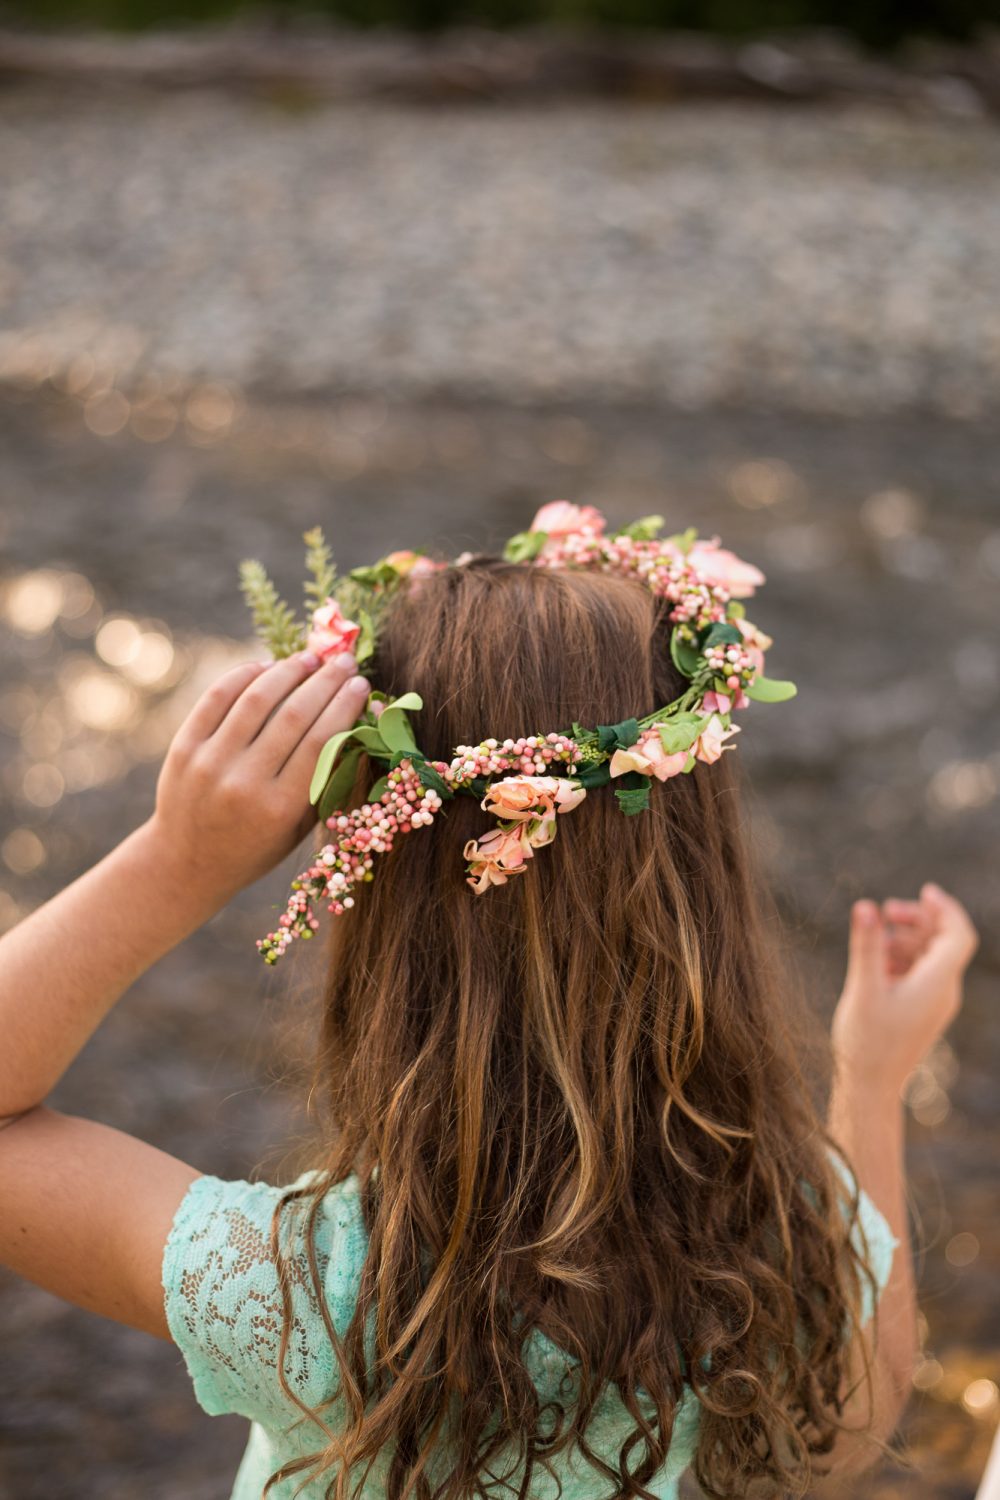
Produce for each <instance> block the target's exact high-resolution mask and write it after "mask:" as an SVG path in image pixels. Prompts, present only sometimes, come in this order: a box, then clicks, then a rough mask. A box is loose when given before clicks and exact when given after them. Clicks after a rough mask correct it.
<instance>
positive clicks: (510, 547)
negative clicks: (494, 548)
mask: <svg viewBox="0 0 1000 1500" xmlns="http://www.w3.org/2000/svg"><path fill="white" fill-rule="evenodd" d="M548 539H549V534H548V532H547V531H519V532H518V533H517V536H512V537H511V539H510V541H509V542H508V543H507V545H506V546H505V547H504V549H503V555H504V560H505V561H506V562H515V563H516V562H530V561H531V559H532V558H534V557H537V556H538V554H539V552H541V550H542V548H543V547H544V546H545V543H546V542H547V541H548Z"/></svg>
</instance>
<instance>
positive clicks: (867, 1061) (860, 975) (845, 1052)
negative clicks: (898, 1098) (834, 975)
mask: <svg viewBox="0 0 1000 1500" xmlns="http://www.w3.org/2000/svg"><path fill="white" fill-rule="evenodd" d="M978 945H979V936H978V933H977V932H976V929H975V927H974V926H973V924H972V920H971V918H970V917H969V914H968V912H967V911H966V910H965V907H964V906H963V905H962V904H961V902H960V901H957V900H956V899H955V897H954V896H949V895H948V894H947V892H946V891H943V890H941V888H940V886H937V885H931V884H927V885H925V886H923V887H922V889H921V892H920V899H919V900H918V901H903V900H899V899H897V898H895V897H893V898H890V899H889V900H888V901H885V902H883V903H882V906H881V907H879V906H878V905H877V904H876V903H875V902H874V901H856V902H855V903H854V906H853V908H852V910H851V931H850V943H849V953H848V965H847V978H846V980H845V982H844V989H843V993H842V994H841V997H840V1000H839V1002H838V1004H837V1008H836V1011H835V1012H834V1017H833V1044H834V1051H835V1053H836V1056H837V1060H838V1065H839V1067H840V1068H841V1069H842V1070H843V1071H844V1072H845V1073H846V1074H847V1075H849V1076H850V1077H852V1078H856V1079H859V1080H861V1081H864V1082H870V1083H873V1084H880V1083H884V1084H886V1085H887V1086H888V1087H890V1088H892V1089H895V1090H898V1089H900V1088H902V1086H903V1083H904V1082H905V1080H906V1078H907V1077H908V1076H909V1074H910V1073H911V1072H912V1071H913V1069H914V1068H915V1067H916V1066H917V1064H918V1063H919V1062H920V1061H921V1060H922V1059H923V1058H924V1057H925V1056H926V1054H927V1052H928V1051H929V1049H930V1048H931V1047H932V1046H933V1044H934V1043H935V1042H936V1041H937V1039H938V1038H939V1037H940V1036H942V1035H943V1034H944V1032H945V1031H946V1030H947V1028H948V1026H949V1025H950V1024H951V1022H952V1021H953V1020H954V1018H955V1016H956V1015H957V1014H958V1011H959V1009H960V1008H961V1004H962V981H963V977H964V974H965V970H966V968H967V967H968V965H969V962H970V960H971V958H972V956H973V954H974V953H975V951H976V948H977V947H978Z"/></svg>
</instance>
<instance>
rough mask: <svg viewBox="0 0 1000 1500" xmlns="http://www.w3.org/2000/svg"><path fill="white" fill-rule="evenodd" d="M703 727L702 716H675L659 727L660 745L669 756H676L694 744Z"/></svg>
mask: <svg viewBox="0 0 1000 1500" xmlns="http://www.w3.org/2000/svg"><path fill="white" fill-rule="evenodd" d="M703 725H704V720H703V719H702V717H701V715H700V714H675V715H674V717H673V718H671V719H667V720H666V721H665V722H664V723H662V724H661V725H660V726H659V730H660V744H661V745H662V746H663V748H664V750H665V751H666V753H667V754H668V755H676V754H677V753H678V751H680V750H687V749H688V748H689V747H690V746H691V745H693V744H694V742H695V740H696V739H697V738H698V736H699V734H700V733H701V731H702V727H703Z"/></svg>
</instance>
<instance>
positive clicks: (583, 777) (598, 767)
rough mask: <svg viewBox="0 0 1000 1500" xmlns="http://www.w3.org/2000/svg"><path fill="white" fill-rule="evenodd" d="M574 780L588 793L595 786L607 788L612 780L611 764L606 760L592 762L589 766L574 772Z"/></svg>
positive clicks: (578, 768)
mask: <svg viewBox="0 0 1000 1500" xmlns="http://www.w3.org/2000/svg"><path fill="white" fill-rule="evenodd" d="M573 780H574V781H578V782H579V783H580V785H581V786H583V787H586V788H587V790H588V791H589V790H590V789H591V788H592V787H595V786H607V784H608V782H609V781H610V780H611V764H610V762H609V761H606V760H598V761H591V762H590V764H589V765H585V766H583V767H582V768H581V767H577V768H576V769H575V770H574V772H573Z"/></svg>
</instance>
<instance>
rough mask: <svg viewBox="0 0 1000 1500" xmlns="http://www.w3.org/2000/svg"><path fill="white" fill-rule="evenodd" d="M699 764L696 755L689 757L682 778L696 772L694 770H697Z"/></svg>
mask: <svg viewBox="0 0 1000 1500" xmlns="http://www.w3.org/2000/svg"><path fill="white" fill-rule="evenodd" d="M697 764H698V760H697V757H696V756H694V755H689V756H688V758H687V765H685V766H684V767H683V769H682V771H681V775H682V776H687V775H688V774H689V773H690V772H691V771H693V770H694V768H695V766H696V765H697Z"/></svg>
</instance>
